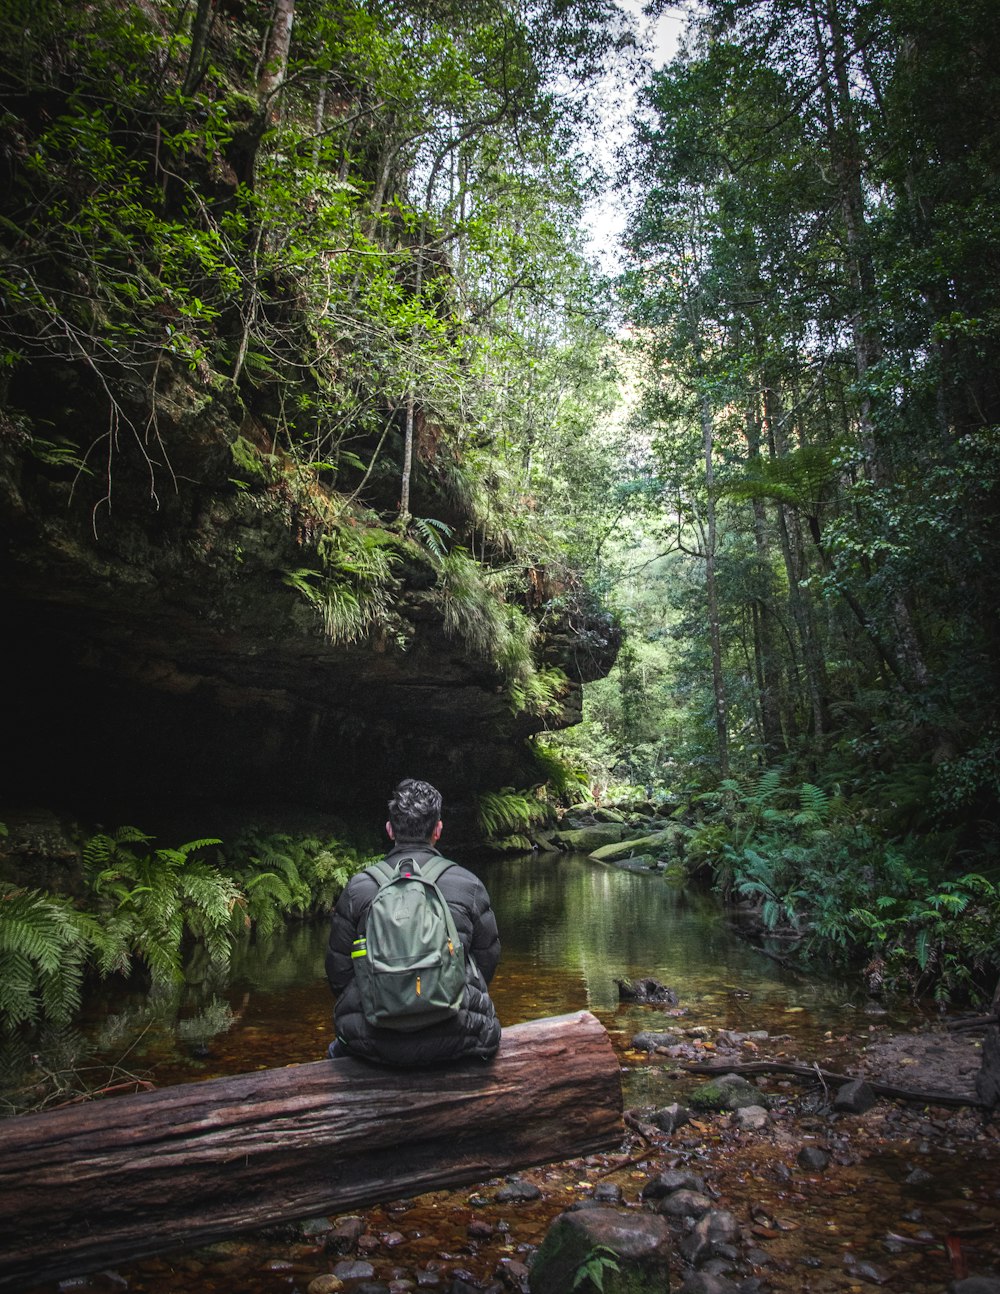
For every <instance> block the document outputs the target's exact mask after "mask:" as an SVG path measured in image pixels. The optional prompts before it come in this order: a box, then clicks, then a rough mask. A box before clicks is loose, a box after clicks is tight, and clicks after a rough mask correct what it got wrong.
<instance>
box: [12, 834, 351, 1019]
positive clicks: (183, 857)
mask: <svg viewBox="0 0 1000 1294" xmlns="http://www.w3.org/2000/svg"><path fill="white" fill-rule="evenodd" d="M0 834H2V824H0ZM151 841H152V838H151V837H150V836H148V835H147V834H146V833H145V832H142V831H139V830H138V829H137V828H135V827H121V828H119V829H118V830H116V831H114V832H112V833H106V832H101V833H99V834H97V835H95V836H92V837H90V838H89V839H88V840H87V841H86V842H85V843H84V846H83V851H82V855H83V865H84V873H85V879H86V881H87V886H88V892H87V895H86V897H85V899H84V900H83V901H82V906H77V905H76V904H74V903H73V902H72V901H71V900H69V899H65V898H61V897H59V896H56V895H52V894H46V893H44V892H41V891H28V890H20V889H17V890H9V891H7V892H6V893H4V894H2V896H0V1028H2V1030H3V1031H5V1032H7V1033H10V1032H11V1031H13V1030H16V1029H17V1027H18V1026H20V1025H23V1024H34V1023H36V1022H50V1023H51V1022H55V1023H59V1022H67V1021H69V1020H71V1019H72V1017H73V1015H74V1014H75V1012H76V1011H77V1009H78V1007H79V1004H80V995H81V992H82V988H83V984H84V977H85V974H86V973H87V972H88V970H92V971H93V972H95V973H96V974H98V975H100V976H102V977H105V976H108V975H113V974H120V975H128V974H130V973H131V972H132V971H133V969H134V968H135V967H136V966H137V965H142V966H144V967H145V969H146V971H147V973H148V975H149V977H150V980H151V982H152V986H153V991H154V993H155V992H156V991H158V990H163V989H170V987H171V986H173V985H176V984H177V983H178V982H179V980H180V978H181V969H182V960H183V957H184V956H185V955H186V954H187V953H188V952H189V951H190V949H191V948H192V947H195V948H198V949H200V950H201V953H202V955H203V957H204V960H205V966H204V968H203V974H204V976H205V977H207V978H211V976H212V974H213V968H216V969H217V968H219V967H221V966H224V965H226V964H228V962H229V960H230V958H231V956H232V955H233V951H234V948H235V947H236V942H235V941H236V937H237V935H239V934H240V933H242V932H243V931H244V930H245V929H249V928H253V929H256V930H257V931H258V932H260V933H262V934H266V933H269V932H270V931H272V930H274V929H275V928H276V927H277V925H278V924H279V923H280V922H281V921H282V920H283V919H287V918H289V917H297V918H304V917H309V916H314V915H317V914H320V913H326V912H327V911H329V909H330V907H331V906H332V905H333V903H334V901H335V900H336V898H337V895H338V894H339V893H340V891H341V890H342V889H343V887H344V885H346V883H347V881H348V880H349V879H350V877H351V876H352V875H353V873H354V872H356V871H358V870H360V869H361V868H363V867H364V866H366V864H367V862H368V861H370V860H368V859H367V858H365V857H363V856H362V855H361V854H360V853H359V852H358V850H357V849H355V848H354V847H352V846H349V845H345V844H343V843H341V842H340V841H337V840H329V841H322V840H319V839H317V838H313V837H305V838H300V837H294V836H291V835H288V834H286V833H278V834H272V835H263V834H260V833H256V832H251V833H248V834H247V835H246V836H244V837H240V838H238V839H237V840H236V841H234V842H233V844H232V845H230V846H228V847H226V848H221V847H220V846H221V842H220V841H218V840H216V839H214V838H209V839H204V840H193V841H189V842H188V843H187V844H183V845H179V846H177V847H176V848H158V849H153V848H149V846H150V844H151ZM210 852H211V853H214V858H209V857H208V856H207V855H208V854H209V853H210ZM192 1027H194V1026H192Z"/></svg>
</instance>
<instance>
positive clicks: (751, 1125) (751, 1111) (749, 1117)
mask: <svg viewBox="0 0 1000 1294" xmlns="http://www.w3.org/2000/svg"><path fill="white" fill-rule="evenodd" d="M732 1123H733V1127H734V1128H740V1129H742V1130H743V1131H744V1132H762V1131H763V1130H764V1129H765V1128H769V1127H770V1126H771V1116H770V1114H769V1113H768V1111H767V1110H765V1109H764V1107H763V1106H762V1105H743V1106H740V1108H739V1109H738V1110H734V1111H733V1118H732Z"/></svg>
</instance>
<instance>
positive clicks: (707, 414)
mask: <svg viewBox="0 0 1000 1294" xmlns="http://www.w3.org/2000/svg"><path fill="white" fill-rule="evenodd" d="M701 434H702V444H703V448H704V453H705V491H706V495H707V498H708V502H707V512H706V516H707V530H706V535H705V593H706V596H707V598H708V631H709V637H710V640H711V645H712V691H713V694H714V698H715V736H716V742H717V746H718V752H719V771H720V773H721V774H722V776H723V777H728V776H729V733H728V727H727V722H728V715H727V711H726V683H725V678H724V676H723V673H722V630H721V626H720V623H719V593H718V589H717V588H716V584H715V548H716V538H717V536H716V531H717V521H716V510H715V464H714V457H713V455H714V444H715V426H714V422H713V419H712V409H711V406H710V404H709V401H708V396H707V395H704V394H703V395H702V397H701Z"/></svg>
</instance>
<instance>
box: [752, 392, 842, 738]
mask: <svg viewBox="0 0 1000 1294" xmlns="http://www.w3.org/2000/svg"><path fill="white" fill-rule="evenodd" d="M764 425H765V428H766V430H767V437H768V449H769V451H770V454H771V457H772V458H783V457H784V456H785V455H786V454H787V453H788V438H787V436H786V435H785V431H784V426H783V414H782V409H781V400H780V397H779V395H778V391H777V389H776V388H774V387H772V386H766V387H765V388H764ZM777 522H778V542H779V545H780V548H781V555H782V559H783V561H784V563H785V576H786V578H787V580H788V601H789V606H790V608H791V612H792V620H793V622H794V624H795V628H796V631H797V634H798V639H799V646H800V649H801V652H802V660H803V663H804V666H805V676H806V691H807V693H808V696H809V710H810V720H811V722H810V726H811V728H812V734H813V738H814V740H815V742H816V745H817V747H820V748H821V747H822V745H823V741H824V738H825V736H826V731H827V727H828V724H827V713H826V711H827V703H826V697H827V690H828V689H827V682H826V667H825V665H824V663H823V653H822V650H821V648H820V645H819V639H818V634H817V631H816V625H815V621H814V618H813V615H812V609H811V608H810V606H809V604H808V602H807V601H806V598H805V595H804V594H803V592H802V581H803V580H804V579H805V577H806V574H807V571H806V558H805V545H804V544H803V542H802V538H801V535H800V533H799V531H798V527H797V524H796V519H795V516H794V514H793V513H790V510H789V509H788V508H787V507H786V506H785V505H784V504H783V503H779V504H778V505H777Z"/></svg>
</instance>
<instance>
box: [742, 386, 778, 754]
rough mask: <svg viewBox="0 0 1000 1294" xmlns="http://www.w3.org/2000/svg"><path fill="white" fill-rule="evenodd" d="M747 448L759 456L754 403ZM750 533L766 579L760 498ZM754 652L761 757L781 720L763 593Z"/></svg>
mask: <svg viewBox="0 0 1000 1294" xmlns="http://www.w3.org/2000/svg"><path fill="white" fill-rule="evenodd" d="M744 425H745V433H746V440H747V451H748V453H749V455H750V457H751V458H752V459H753V458H759V457H760V430H761V429H760V418H759V414H758V411H757V409H756V407H754V405H753V404H749V405H748V407H747V412H746V417H745V424H744ZM752 506H753V535H754V549H755V551H756V554H757V561H758V563H759V566H760V578H761V580H762V581H763V580H767V581H768V582H769V581H770V573H771V545H770V540H769V536H768V525H767V512H766V509H765V505H764V500H763V499H761V498H759V497H754V499H753V500H752ZM754 656H755V672H756V675H757V688H758V695H759V703H760V723H761V739H762V745H763V747H764V755H765V759H770V758H771V757H772V756H774V755H776V754H778V753H779V751H780V750H781V747H782V736H781V720H780V718H779V714H778V704H777V701H778V691H779V688H778V676H779V671H778V664H777V652H776V650H775V644H774V627H773V623H772V615H771V608H770V606H769V604H768V599H767V596H766V594H764V595H762V596H761V597H760V598H758V599H757V600H756V601H755V603H754Z"/></svg>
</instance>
